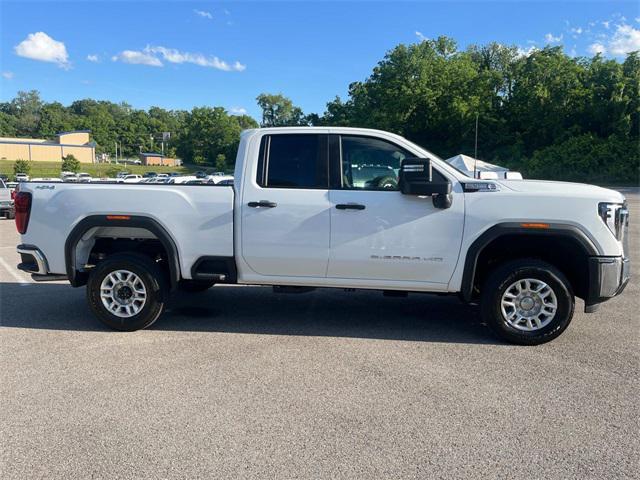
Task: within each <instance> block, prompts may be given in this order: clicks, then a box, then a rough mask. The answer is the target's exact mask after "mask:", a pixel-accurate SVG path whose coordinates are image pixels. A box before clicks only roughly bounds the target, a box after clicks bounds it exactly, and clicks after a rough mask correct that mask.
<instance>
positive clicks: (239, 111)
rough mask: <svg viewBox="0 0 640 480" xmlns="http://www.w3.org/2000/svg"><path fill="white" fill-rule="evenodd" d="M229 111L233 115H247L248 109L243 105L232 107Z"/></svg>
mask: <svg viewBox="0 0 640 480" xmlns="http://www.w3.org/2000/svg"><path fill="white" fill-rule="evenodd" d="M229 113H230V114H231V115H246V114H247V109H246V108H243V107H231V108H230V109H229Z"/></svg>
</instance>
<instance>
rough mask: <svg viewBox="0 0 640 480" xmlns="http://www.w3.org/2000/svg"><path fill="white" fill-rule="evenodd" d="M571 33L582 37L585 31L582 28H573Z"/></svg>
mask: <svg viewBox="0 0 640 480" xmlns="http://www.w3.org/2000/svg"><path fill="white" fill-rule="evenodd" d="M569 31H570V32H571V33H573V34H574V35H580V34H581V33H582V32H583V31H584V30H582V27H573V28H571V29H570V30H569Z"/></svg>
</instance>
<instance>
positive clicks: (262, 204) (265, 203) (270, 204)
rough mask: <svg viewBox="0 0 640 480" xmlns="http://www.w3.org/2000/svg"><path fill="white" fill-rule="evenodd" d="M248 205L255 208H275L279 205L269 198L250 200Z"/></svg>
mask: <svg viewBox="0 0 640 480" xmlns="http://www.w3.org/2000/svg"><path fill="white" fill-rule="evenodd" d="M247 205H249V206H250V207H253V208H259V207H265V208H273V207H277V206H278V204H277V203H276V202H270V201H269V200H260V201H259V202H249V203H248V204H247Z"/></svg>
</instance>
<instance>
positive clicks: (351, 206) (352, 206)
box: [336, 203, 367, 210]
mask: <svg viewBox="0 0 640 480" xmlns="http://www.w3.org/2000/svg"><path fill="white" fill-rule="evenodd" d="M336 208H337V209H338V210H364V209H365V208H367V207H365V206H364V205H362V204H360V203H338V204H337V205H336Z"/></svg>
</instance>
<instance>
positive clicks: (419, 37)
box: [416, 30, 429, 42]
mask: <svg viewBox="0 0 640 480" xmlns="http://www.w3.org/2000/svg"><path fill="white" fill-rule="evenodd" d="M416 37H418V40H420V41H421V42H424V41H425V40H429V38H427V37H425V36H424V35H423V34H422V32H419V31H417V30H416Z"/></svg>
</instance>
